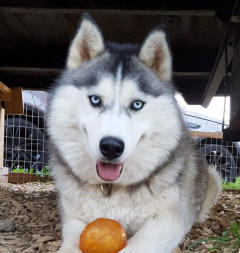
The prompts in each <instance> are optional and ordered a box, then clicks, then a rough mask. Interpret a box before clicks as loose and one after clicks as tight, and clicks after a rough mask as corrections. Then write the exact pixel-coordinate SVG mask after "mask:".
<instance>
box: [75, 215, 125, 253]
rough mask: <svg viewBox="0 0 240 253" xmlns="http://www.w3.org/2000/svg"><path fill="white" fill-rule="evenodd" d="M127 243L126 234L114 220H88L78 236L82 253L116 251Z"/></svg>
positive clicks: (111, 252)
mask: <svg viewBox="0 0 240 253" xmlns="http://www.w3.org/2000/svg"><path fill="white" fill-rule="evenodd" d="M126 245H127V235H126V232H125V230H124V229H123V228H122V226H121V224H120V223H119V222H117V221H115V220H111V219H106V218H99V219H96V220H94V221H92V222H90V223H89V224H88V225H87V226H86V227H85V228H84V230H83V232H82V234H81V236H80V244H79V246H80V250H81V251H82V252H83V253H117V252H119V251H120V250H121V249H123V248H124V247H125V246H126Z"/></svg>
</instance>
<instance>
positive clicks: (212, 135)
mask: <svg viewBox="0 0 240 253" xmlns="http://www.w3.org/2000/svg"><path fill="white" fill-rule="evenodd" d="M191 135H192V136H193V137H197V138H202V137H205V138H214V139H222V138H223V134H222V133H221V132H215V133H211V132H200V131H199V132H198V131H191Z"/></svg>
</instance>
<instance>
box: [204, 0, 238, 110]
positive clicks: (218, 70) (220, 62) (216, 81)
mask: <svg viewBox="0 0 240 253" xmlns="http://www.w3.org/2000/svg"><path fill="white" fill-rule="evenodd" d="M239 3H240V0H236V1H235V3H234V7H233V9H232V14H231V18H232V17H234V16H236V14H237V13H239V10H240V6H239ZM231 18H230V22H229V23H228V25H227V28H226V32H225V35H224V37H223V39H222V42H221V46H220V49H219V52H218V56H217V58H216V61H215V63H214V66H213V70H212V73H211V76H210V77H209V80H208V83H207V86H206V88H205V91H204V93H203V96H202V105H203V106H204V107H207V106H208V105H209V103H210V101H211V99H212V98H213V96H214V95H215V94H216V92H217V89H218V87H219V86H220V84H221V82H222V80H223V77H224V76H225V49H226V50H227V53H228V59H227V66H229V64H230V63H231V61H232V57H233V48H232V47H231V46H230V45H229V39H230V38H231V36H233V31H232V27H233V24H232V23H231Z"/></svg>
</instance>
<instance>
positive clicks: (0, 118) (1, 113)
mask: <svg viewBox="0 0 240 253" xmlns="http://www.w3.org/2000/svg"><path fill="white" fill-rule="evenodd" d="M4 120H5V110H4V108H3V107H2V105H1V103H0V168H3V157H4Z"/></svg>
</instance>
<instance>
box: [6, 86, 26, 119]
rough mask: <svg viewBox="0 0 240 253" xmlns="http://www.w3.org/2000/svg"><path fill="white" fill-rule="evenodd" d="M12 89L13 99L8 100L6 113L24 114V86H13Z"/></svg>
mask: <svg viewBox="0 0 240 253" xmlns="http://www.w3.org/2000/svg"><path fill="white" fill-rule="evenodd" d="M11 90H12V100H11V101H6V102H5V106H6V109H5V110H6V114H19V115H22V114H24V107H23V99H22V88H20V87H13V88H11Z"/></svg>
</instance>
